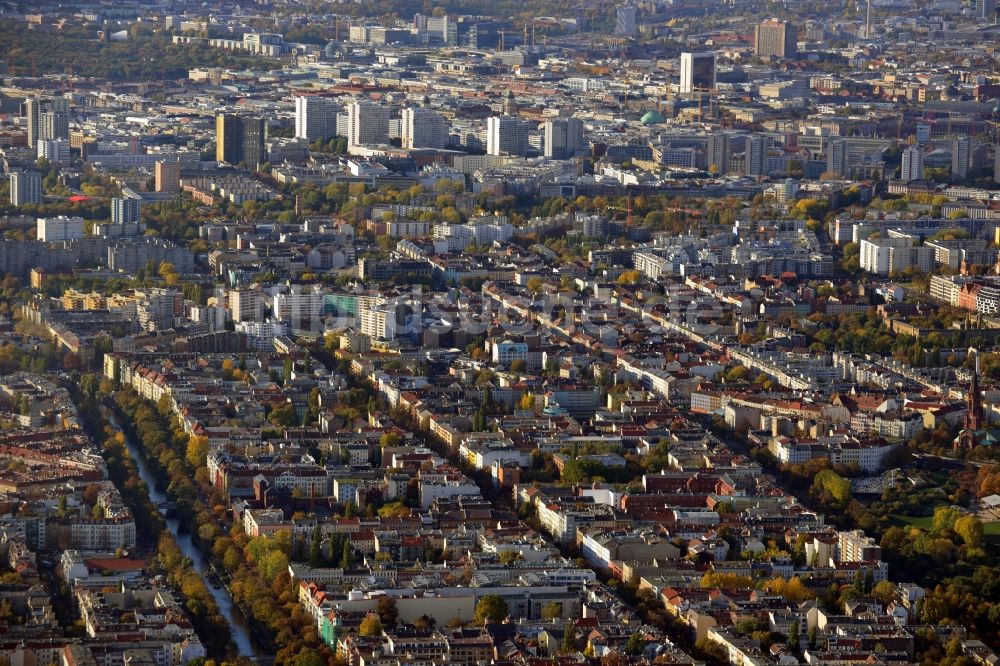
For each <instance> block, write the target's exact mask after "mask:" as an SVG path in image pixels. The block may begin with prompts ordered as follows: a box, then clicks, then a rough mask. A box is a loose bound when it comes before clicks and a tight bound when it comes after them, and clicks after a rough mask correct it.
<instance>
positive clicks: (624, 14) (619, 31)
mask: <svg viewBox="0 0 1000 666" xmlns="http://www.w3.org/2000/svg"><path fill="white" fill-rule="evenodd" d="M638 11H639V10H638V8H637V7H636V6H635V5H622V6H621V7H618V8H617V9H616V10H615V34H616V35H623V36H625V37H632V36H633V35H635V19H636V16H637V15H638Z"/></svg>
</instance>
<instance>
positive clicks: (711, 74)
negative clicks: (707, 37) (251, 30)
mask: <svg viewBox="0 0 1000 666" xmlns="http://www.w3.org/2000/svg"><path fill="white" fill-rule="evenodd" d="M714 89H715V52H714V51H708V52H705V53H682V54H681V85H680V93H681V94H682V95H690V94H691V93H693V92H695V91H698V90H714Z"/></svg>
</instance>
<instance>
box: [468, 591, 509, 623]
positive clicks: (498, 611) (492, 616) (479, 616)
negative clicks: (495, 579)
mask: <svg viewBox="0 0 1000 666" xmlns="http://www.w3.org/2000/svg"><path fill="white" fill-rule="evenodd" d="M508 612H509V611H508V608H507V602H506V601H504V599H503V597H501V596H500V595H498V594H487V595H484V596H483V597H482V598H481V599H480V600H479V603H477V604H476V611H475V613H474V614H473V616H472V621H473V622H475V623H476V624H486V623H491V624H500V623H501V622H503V621H504V620H505V619H506V618H507V613H508Z"/></svg>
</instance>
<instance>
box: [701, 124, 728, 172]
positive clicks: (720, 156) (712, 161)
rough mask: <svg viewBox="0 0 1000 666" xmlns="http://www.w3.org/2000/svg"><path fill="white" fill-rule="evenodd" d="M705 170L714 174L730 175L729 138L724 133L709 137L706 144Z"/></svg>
mask: <svg viewBox="0 0 1000 666" xmlns="http://www.w3.org/2000/svg"><path fill="white" fill-rule="evenodd" d="M705 168H706V169H707V170H708V171H711V172H712V173H719V174H725V173H729V136H728V135H726V134H723V133H722V132H717V133H715V134H709V135H708V143H706V144H705Z"/></svg>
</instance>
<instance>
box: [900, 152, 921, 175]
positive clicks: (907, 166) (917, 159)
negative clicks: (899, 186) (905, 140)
mask: <svg viewBox="0 0 1000 666" xmlns="http://www.w3.org/2000/svg"><path fill="white" fill-rule="evenodd" d="M899 177H900V180H903V181H906V182H909V181H911V180H922V179H923V177H924V151H923V150H921V149H920V146H910V147H909V148H907V149H906V150H904V151H903V169H902V173H900V175H899Z"/></svg>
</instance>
